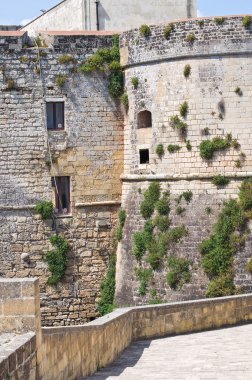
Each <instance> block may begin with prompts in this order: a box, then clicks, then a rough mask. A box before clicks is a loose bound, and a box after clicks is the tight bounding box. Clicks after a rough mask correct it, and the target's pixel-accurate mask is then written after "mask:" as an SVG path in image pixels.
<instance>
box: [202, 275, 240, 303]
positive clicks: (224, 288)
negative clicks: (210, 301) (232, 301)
mask: <svg viewBox="0 0 252 380" xmlns="http://www.w3.org/2000/svg"><path fill="white" fill-rule="evenodd" d="M233 294H235V286H234V280H233V273H232V272H231V273H225V274H222V275H221V276H220V277H217V278H215V279H213V280H212V281H210V283H209V285H208V288H207V291H206V297H208V298H214V297H225V296H231V295H233Z"/></svg>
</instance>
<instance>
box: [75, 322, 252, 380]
mask: <svg viewBox="0 0 252 380" xmlns="http://www.w3.org/2000/svg"><path fill="white" fill-rule="evenodd" d="M118 378H119V379H122V380H145V379H146V380H148V379H152V380H154V379H158V380H252V325H244V326H238V327H232V328H226V329H220V330H215V331H206V332H201V333H194V334H188V335H178V336H174V337H167V338H161V339H154V340H145V341H138V342H135V343H133V344H132V345H131V346H130V347H128V348H127V349H126V350H125V351H124V352H123V353H122V354H121V356H120V357H119V358H118V359H117V360H116V361H115V362H114V363H112V364H111V365H110V366H108V367H106V368H104V369H102V370H101V371H99V372H97V373H96V374H95V375H93V376H90V377H86V378H84V377H83V378H81V379H79V380H83V379H85V380H104V379H109V380H112V379H118Z"/></svg>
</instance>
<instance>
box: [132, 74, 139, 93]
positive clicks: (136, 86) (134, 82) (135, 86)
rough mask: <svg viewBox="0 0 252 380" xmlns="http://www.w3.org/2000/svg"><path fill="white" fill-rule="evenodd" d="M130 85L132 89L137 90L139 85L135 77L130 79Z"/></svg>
mask: <svg viewBox="0 0 252 380" xmlns="http://www.w3.org/2000/svg"><path fill="white" fill-rule="evenodd" d="M131 84H132V86H133V87H134V89H135V90H136V89H137V88H138V85H139V79H138V78H137V77H133V78H131Z"/></svg>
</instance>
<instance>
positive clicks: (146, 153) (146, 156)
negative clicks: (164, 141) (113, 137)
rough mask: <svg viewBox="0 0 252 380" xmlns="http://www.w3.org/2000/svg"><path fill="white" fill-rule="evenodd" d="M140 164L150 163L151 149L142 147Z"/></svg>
mask: <svg viewBox="0 0 252 380" xmlns="http://www.w3.org/2000/svg"><path fill="white" fill-rule="evenodd" d="M139 156H140V164H148V163H149V149H140V150H139Z"/></svg>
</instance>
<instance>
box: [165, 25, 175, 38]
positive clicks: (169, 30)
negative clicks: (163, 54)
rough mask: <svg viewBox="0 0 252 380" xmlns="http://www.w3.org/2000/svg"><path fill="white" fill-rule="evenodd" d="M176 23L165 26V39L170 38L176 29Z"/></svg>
mask: <svg viewBox="0 0 252 380" xmlns="http://www.w3.org/2000/svg"><path fill="white" fill-rule="evenodd" d="M174 28H175V27H174V24H172V23H171V24H169V25H167V26H166V27H165V28H164V37H165V39H167V40H168V38H169V37H170V35H171V34H172V32H173V31H174Z"/></svg>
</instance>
